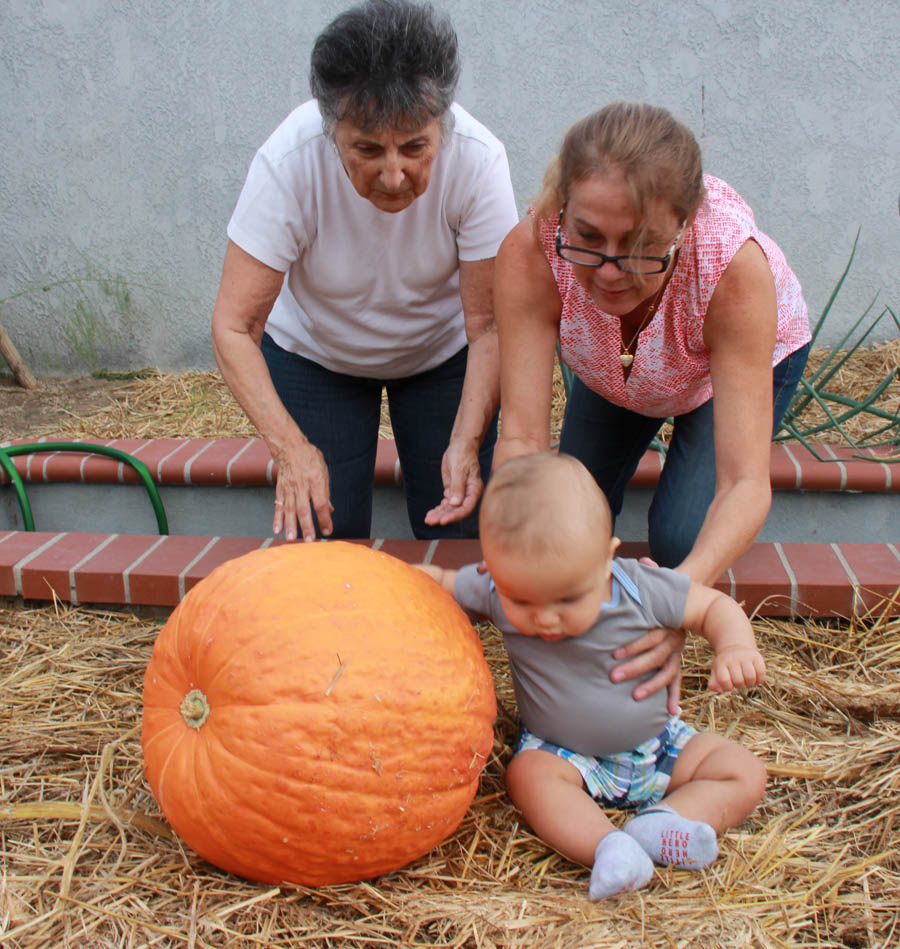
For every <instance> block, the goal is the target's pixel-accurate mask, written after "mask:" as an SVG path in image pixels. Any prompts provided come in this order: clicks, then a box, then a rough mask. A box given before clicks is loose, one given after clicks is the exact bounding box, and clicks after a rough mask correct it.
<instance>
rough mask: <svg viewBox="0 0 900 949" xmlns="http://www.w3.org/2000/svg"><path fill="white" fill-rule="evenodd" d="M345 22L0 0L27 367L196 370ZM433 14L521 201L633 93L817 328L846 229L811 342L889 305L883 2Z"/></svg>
mask: <svg viewBox="0 0 900 949" xmlns="http://www.w3.org/2000/svg"><path fill="white" fill-rule="evenodd" d="M347 5H348V3H347V2H346V0H340V2H338V0H307V2H304V3H297V2H294V3H290V2H283V0H282V2H275V0H254V2H253V3H252V4H248V3H246V2H243V0H242V2H238V0H187V2H185V0H150V2H148V0H106V2H104V0H79V2H78V3H75V2H73V0H0V27H2V37H3V39H2V46H0V102H2V103H3V116H4V120H3V122H2V123H0V228H2V230H0V235H2V237H0V300H2V299H3V298H9V297H13V296H14V295H16V294H20V295H18V296H15V297H14V298H13V299H7V300H6V301H5V302H3V303H0V321H2V322H3V324H4V325H5V326H6V328H7V329H8V331H9V332H10V334H11V336H12V338H13V340H14V341H15V343H16V344H17V346H18V347H19V349H20V350H21V351H22V353H23V355H24V356H25V358H26V359H27V360H28V362H29V364H30V365H31V367H32V369H34V370H36V371H42V372H47V371H50V372H63V371H81V370H84V369H94V368H101V367H106V368H126V367H136V366H143V365H156V366H160V367H162V368H166V369H178V368H186V367H196V368H209V367H211V366H212V365H213V362H212V356H211V353H210V346H209V332H208V326H209V314H210V310H211V307H212V303H213V300H214V296H215V291H216V286H217V283H218V277H219V272H220V267H221V260H222V253H223V249H224V242H225V236H224V230H225V224H226V222H227V219H228V217H229V214H230V212H231V209H232V206H233V204H234V201H235V199H236V197H237V194H238V191H239V189H240V187H241V184H242V182H243V178H244V175H245V173H246V169H247V166H248V164H249V162H250V159H251V157H252V155H253V152H254V150H255V149H256V147H257V146H258V145H259V144H260V143H261V142H262V141H263V140H264V139H265V138H266V136H267V135H268V134H269V132H270V131H271V130H272V129H273V128H274V127H275V126H276V125H277V124H278V122H279V121H280V120H281V119H282V118H283V117H284V116H285V115H286V114H287V112H288V111H289V110H290V109H291V108H292V107H293V106H294V105H295V104H297V103H298V102H300V101H302V100H303V99H304V98H306V97H307V94H308V87H307V80H306V73H307V64H308V58H309V51H310V48H311V44H312V41H313V39H314V37H315V35H316V34H317V32H318V31H319V30H320V29H321V27H322V26H324V24H325V23H326V22H327V21H328V20H329V19H330V18H331V17H332V16H333V15H334V14H335V13H337V12H338V11H339V10H341V9H343V8H344V7H345V6H347ZM439 5H440V6H442V7H443V8H444V9H446V10H447V11H448V12H449V13H450V14H451V16H452V17H453V20H454V23H455V25H456V28H457V31H458V33H459V36H460V41H461V48H462V53H463V77H462V81H461V85H460V91H459V99H460V101H461V102H462V103H463V105H465V106H466V107H467V108H468V109H469V110H470V111H472V112H473V113H474V114H475V115H476V116H478V117H479V118H480V119H481V120H482V121H484V122H485V123H486V124H487V125H488V126H489V127H490V128H491V129H492V130H493V131H494V132H495V133H497V134H498V135H499V136H500V138H501V139H503V140H504V141H505V142H506V145H507V148H508V151H509V157H510V163H511V167H512V171H513V180H514V184H515V187H516V193H517V197H518V200H519V205H520V207H521V208H522V209H524V208H525V207H526V205H527V202H528V199H529V197H530V196H531V195H533V193H534V192H535V190H536V188H537V186H538V184H539V181H540V178H541V174H542V172H543V168H544V166H545V164H546V162H547V161H548V160H549V159H550V157H551V156H552V155H553V153H554V151H555V148H556V146H557V144H558V142H559V139H560V137H561V135H562V133H563V132H564V131H565V129H566V128H567V126H568V125H569V124H570V123H571V122H572V121H573V120H574V119H576V118H577V117H579V116H580V115H582V114H584V113H586V112H587V111H590V110H591V109H592V108H594V107H596V106H597V105H599V104H602V103H603V102H606V101H609V100H611V99H616V98H641V99H646V100H649V101H653V102H657V103H659V104H661V105H664V106H666V107H668V108H670V109H671V110H673V111H674V112H675V113H676V114H677V115H678V116H679V117H681V118H682V119H683V120H685V121H686V122H687V123H688V124H689V125H690V126H691V127H692V128H693V129H694V131H695V133H696V134H697V137H698V139H699V140H700V142H701V144H702V146H703V150H704V158H705V167H706V169H707V170H708V171H709V172H711V173H713V174H716V175H718V176H720V177H722V178H725V179H726V180H727V181H729V182H730V183H731V184H732V185H733V186H734V187H736V188H737V189H738V191H740V192H741V193H742V194H743V195H744V197H745V198H747V200H748V201H749V202H750V203H751V205H752V206H753V208H754V210H755V211H756V214H757V218H758V220H759V222H760V224H761V226H762V227H763V229H764V230H765V231H767V232H768V233H769V234H770V235H771V236H773V237H774V238H775V239H776V240H777V241H778V242H779V243H780V244H781V246H782V247H783V249H784V250H785V252H786V254H787V256H788V259H789V261H790V262H791V263H792V265H793V267H794V269H795V270H796V271H797V273H798V275H799V276H800V279H801V281H802V283H803V285H804V288H805V290H806V294H807V299H808V301H809V303H810V309H811V311H812V313H813V314H817V313H818V312H819V311H820V310H821V309H822V307H823V305H824V303H825V301H826V300H827V298H828V296H829V294H830V292H831V289H832V287H833V286H834V284H835V282H836V280H837V278H838V276H839V275H840V272H841V270H842V269H843V267H844V265H845V263H846V261H847V258H848V256H849V253H850V250H851V247H852V245H853V240H854V237H855V235H856V232H857V229H858V228H861V236H860V241H859V248H858V251H857V258H856V261H855V263H854V266H853V268H852V270H851V273H850V276H849V278H848V280H847V283H846V285H845V288H844V290H843V291H842V294H841V297H840V299H839V308H838V310H837V312H835V313H834V314H833V316H832V319H831V321H830V325H829V327H828V329H827V332H826V334H825V337H824V338H825V339H826V340H827V341H829V342H834V341H835V340H836V339H838V338H839V336H840V335H841V330H842V329H844V328H849V325H850V324H851V323H852V321H853V320H855V319H856V317H857V316H858V315H860V314H861V312H862V311H863V309H864V308H865V307H866V306H867V305H868V304H869V302H870V301H871V300H872V298H873V297H874V296H875V295H876V294H878V299H879V302H880V304H884V303H887V304H890V305H892V306H893V307H894V308H895V309H900V292H898V291H900V281H898V276H897V272H898V265H900V217H898V192H900V175H898V155H900V121H898V117H900V76H898V71H897V69H896V63H897V62H898V60H900V2H898V0H883V2H879V0H849V2H848V0H818V2H812V0H803V2H799V0H758V2H752V0H750V2H747V0H744V2H738V0H678V2H671V0H651V2H631V3H629V2H627V0H625V2H620V3H617V4H612V3H601V2H596V0H554V2H548V0H533V2H527V3H518V2H501V0H443V2H442V3H440V4H439ZM76 277H80V278H83V279H81V280H80V282H65V283H62V284H61V285H57V286H53V287H51V289H49V290H47V291H42V290H41V289H40V288H41V287H42V286H48V285H50V284H54V283H57V282H59V281H70V280H72V278H76ZM23 291H26V292H24V293H23ZM896 332H897V331H896V327H894V326H893V324H889V323H887V322H885V323H883V324H882V327H881V329H880V330H879V332H878V334H877V338H879V339H884V338H887V337H888V336H893V335H896Z"/></svg>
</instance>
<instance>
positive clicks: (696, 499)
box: [559, 345, 809, 567]
mask: <svg viewBox="0 0 900 949" xmlns="http://www.w3.org/2000/svg"><path fill="white" fill-rule="evenodd" d="M808 355H809V346H808V345H807V346H803V347H802V348H801V349H798V350H797V351H796V352H794V353H791V355H789V356H787V357H786V358H785V359H783V360H782V361H781V362H780V363H779V364H778V365H777V366H775V368H774V370H773V415H774V425H773V429H772V431H773V434H774V433H775V432H776V431H777V430H778V426H779V425H780V424H781V418H782V416H783V415H784V413H785V411H786V409H787V407H788V404H789V403H790V401H791V397H792V396H793V394H794V390H795V389H796V388H797V384H798V382H799V381H800V377H801V376H802V375H803V369H804V367H805V366H806V359H807V356H808ZM713 401H714V400H713V399H710V400H709V401H708V402H705V403H704V404H703V405H701V406H699V407H698V408H696V409H694V410H693V411H692V412H688V413H687V414H685V415H680V416H678V417H677V418H675V420H674V421H675V428H674V433H673V435H672V441H671V443H670V445H669V450H668V451H667V452H666V463H665V465H664V466H663V470H662V473H661V475H660V478H659V483H658V485H657V488H656V491H655V492H654V495H653V502H652V504H651V505H650V511H649V514H648V521H649V525H648V526H649V540H650V553H651V556H652V557H653V559H654V560H656V562H657V563H659V564H660V565H661V566H664V567H675V566H677V565H678V564H679V563H681V561H682V560H684V558H685V557H686V556H687V555H688V553H690V551H691V548H692V547H693V546H694V541H695V540H696V539H697V535H698V534H699V533H700V527H701V526H702V524H703V520H704V518H705V517H706V512H707V510H708V509H709V505H710V504H711V503H712V499H713V495H714V494H715V490H716V457H715V444H714V440H713ZM664 421H665V420H664V419H659V418H649V417H647V416H646V415H639V414H637V413H636V412H630V411H629V410H628V409H623V408H620V407H619V406H617V405H613V404H612V403H611V402H607V400H606V399H604V398H603V397H602V396H599V395H597V393H596V392H593V391H591V390H590V389H589V388H588V387H587V386H586V385H585V384H584V383H583V382H581V380H579V379H577V378H576V379H575V382H574V384H573V386H572V391H571V392H570V393H569V398H568V401H567V404H566V414H565V419H564V421H563V430H562V436H561V438H560V445H559V450H560V451H562V452H566V453H568V454H570V455H574V456H575V457H576V458H578V459H579V460H580V461H582V462H583V463H584V465H585V466H586V467H587V468H588V470H589V471H590V472H591V473H592V474H593V475H594V477H595V478H596V479H597V483H598V484H599V485H600V487H601V488H602V489H603V491H604V492H605V493H606V496H607V498H608V499H609V504H610V507H611V508H612V512H613V517H615V516H616V515H617V514H618V513H619V512H620V511H621V510H622V502H623V499H624V496H625V488H626V486H627V484H628V481H629V479H630V478H631V476H632V475H633V474H634V472H635V469H636V468H637V466H638V462H639V461H640V460H641V457H642V456H643V454H644V452H645V451H646V450H647V448H648V446H649V445H650V442H651V441H652V440H653V437H654V436H655V435H656V433H657V431H658V430H659V428H660V426H661V425H662V423H663V422H664Z"/></svg>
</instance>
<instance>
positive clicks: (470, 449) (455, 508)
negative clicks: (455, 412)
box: [425, 439, 483, 525]
mask: <svg viewBox="0 0 900 949" xmlns="http://www.w3.org/2000/svg"><path fill="white" fill-rule="evenodd" d="M441 477H442V479H443V481H444V498H443V500H442V501H441V503H440V504H438V505H437V507H433V508H432V509H431V510H430V511H429V512H428V513H427V514H426V515H425V523H426V524H431V525H434V524H450V523H452V522H453V521H461V520H462V519H463V518H464V517H468V516H469V515H470V514H471V513H472V512H473V511H474V510H475V505H476V504H477V503H478V498H479V497H481V489H482V487H483V484H482V481H481V465H480V464H479V462H478V446H477V445H476V444H474V443H472V442H470V441H463V440H462V439H451V441H450V444H449V445H448V446H447V450H446V451H445V452H444V458H443V460H442V461H441Z"/></svg>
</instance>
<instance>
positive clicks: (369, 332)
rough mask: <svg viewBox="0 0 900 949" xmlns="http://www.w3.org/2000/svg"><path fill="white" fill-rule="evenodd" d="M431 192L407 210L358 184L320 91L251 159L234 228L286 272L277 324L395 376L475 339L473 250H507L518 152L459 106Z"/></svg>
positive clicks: (296, 341)
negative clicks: (468, 305)
mask: <svg viewBox="0 0 900 949" xmlns="http://www.w3.org/2000/svg"><path fill="white" fill-rule="evenodd" d="M452 113H453V117H454V127H453V130H452V131H451V132H450V133H449V134H447V135H446V136H445V140H444V141H443V142H442V144H441V147H440V150H439V152H438V155H437V157H436V158H435V161H434V165H433V167H432V172H431V179H430V181H429V184H428V187H427V188H426V190H425V192H424V194H422V195H420V196H419V197H418V198H416V200H415V201H413V202H412V204H411V205H410V206H409V207H408V208H406V209H404V210H403V211H400V212H398V213H396V214H391V213H389V212H386V211H380V210H379V209H378V208H376V207H375V205H373V204H372V203H371V202H370V201H369V200H368V199H367V198H363V197H361V196H360V195H359V194H358V193H357V191H356V189H355V188H354V187H353V184H352V183H351V181H350V179H349V178H348V176H347V173H346V171H345V170H344V167H343V165H342V164H341V161H340V158H339V156H338V154H337V151H336V149H335V147H334V145H333V143H332V141H331V139H330V138H329V137H328V136H327V135H326V134H325V132H324V131H323V127H322V118H321V114H320V112H319V109H318V105H317V104H316V102H315V101H314V100H311V101H309V102H306V103H304V104H303V105H301V106H299V107H298V108H296V109H295V110H294V111H293V112H292V113H291V114H290V115H289V116H288V117H287V118H286V119H285V120H284V122H282V124H281V125H280V126H279V127H278V128H277V129H276V130H275V131H274V132H273V133H272V135H271V136H270V138H269V139H268V141H267V142H266V143H265V144H264V145H263V146H262V148H260V149H259V151H258V152H257V153H256V156H255V157H254V159H253V162H252V164H251V165H250V171H249V173H248V175H247V180H246V182H245V183H244V187H243V190H242V191H241V195H240V197H239V199H238V202H237V206H236V208H235V211H234V214H233V215H232V218H231V221H230V222H229V224H228V236H229V238H231V240H232V241H234V243H235V244H237V245H238V246H239V247H240V248H241V249H242V250H244V251H246V252H247V253H248V254H250V255H251V256H253V257H255V258H256V259H257V260H260V261H262V262H263V263H264V264H267V265H268V266H269V267H273V268H274V269H275V270H280V271H283V272H285V282H284V285H283V286H282V289H281V293H280V294H279V296H278V298H277V300H276V301H275V305H274V306H273V308H272V312H271V314H270V316H269V319H268V322H267V324H266V332H267V333H268V334H269V335H270V336H271V337H272V339H273V340H274V341H275V342H276V343H277V344H278V345H279V346H281V347H282V348H283V349H286V350H288V351H290V352H294V353H298V354H300V355H301V356H304V357H306V358H307V359H311V360H313V361H314V362H316V363H318V364H319V365H322V366H324V367H325V368H326V369H331V370H332V371H335V372H343V373H348V374H351V375H357V376H365V377H370V378H385V379H395V378H400V377H403V376H408V375H412V374H414V373H417V372H423V371H425V370H426V369H431V368H433V367H435V366H438V365H440V364H441V363H442V362H444V361H446V360H447V359H449V358H450V357H451V356H453V355H454V354H455V353H457V352H459V350H461V349H462V348H463V346H465V344H466V336H465V327H464V321H463V312H462V303H461V301H460V296H459V271H458V264H459V261H460V260H484V259H486V258H490V257H494V256H496V254H497V249H498V248H499V246H500V243H501V241H502V240H503V238H504V237H505V236H506V235H507V233H508V232H509V231H510V229H511V228H512V227H513V226H514V225H515V224H516V221H517V220H518V213H517V211H516V205H515V200H514V197H513V190H512V183H511V181H510V177H509V166H508V163H507V160H506V151H505V149H504V147H503V145H502V143H501V142H500V141H499V140H498V139H497V138H496V137H495V136H494V135H492V134H491V133H490V132H489V131H488V130H487V129H486V128H485V127H484V126H483V125H481V124H480V123H479V122H478V121H476V120H475V119H474V118H472V116H470V115H469V114H468V113H467V112H466V111H465V110H464V109H463V108H461V107H460V106H459V105H455V104H454V105H453V106H452Z"/></svg>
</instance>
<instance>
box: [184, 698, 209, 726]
mask: <svg viewBox="0 0 900 949" xmlns="http://www.w3.org/2000/svg"><path fill="white" fill-rule="evenodd" d="M181 715H182V717H183V718H184V721H185V723H186V724H187V725H190V727H191V728H202V727H203V723H204V722H205V721H206V719H207V718H209V702H207V701H206V696H205V695H204V694H203V693H202V692H201V691H200V690H199V689H191V691H190V692H188V694H187V695H186V696H185V697H184V698H183V699H182V700H181Z"/></svg>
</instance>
